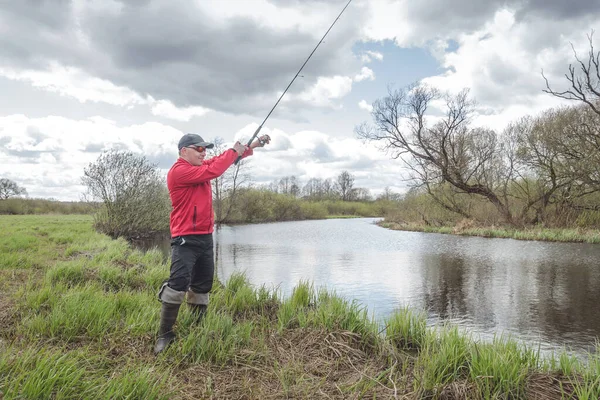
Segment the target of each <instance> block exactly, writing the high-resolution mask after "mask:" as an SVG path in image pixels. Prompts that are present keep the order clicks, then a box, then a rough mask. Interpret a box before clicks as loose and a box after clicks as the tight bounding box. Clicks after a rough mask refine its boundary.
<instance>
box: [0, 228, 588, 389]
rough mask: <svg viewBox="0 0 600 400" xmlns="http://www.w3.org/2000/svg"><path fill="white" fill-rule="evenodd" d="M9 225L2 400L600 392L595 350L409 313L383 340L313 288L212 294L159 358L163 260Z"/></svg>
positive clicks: (237, 285)
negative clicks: (434, 323)
mask: <svg viewBox="0 0 600 400" xmlns="http://www.w3.org/2000/svg"><path fill="white" fill-rule="evenodd" d="M8 223H9V222H7V220H6V219H2V218H0V228H1V229H0V232H2V233H0V246H2V248H3V249H4V252H3V254H7V256H5V258H4V259H3V260H2V263H1V267H0V277H1V279H0V294H1V296H0V322H1V323H2V326H3V328H4V329H2V330H1V331H0V352H1V353H2V354H3V356H2V358H0V391H2V392H3V396H4V399H14V398H63V399H69V398H73V399H82V398H83V399H86V398H94V399H98V398H100V399H102V398H107V399H108V398H144V399H162V398H165V399H169V398H182V399H193V398H230V397H242V396H245V397H246V398H285V397H294V398H307V399H308V398H310V399H312V398H319V397H321V398H326V397H330V398H338V399H347V398H415V399H423V398H440V399H443V398H447V399H448V398H453V399H456V398H459V399H460V398H462V399H479V398H480V399H496V398H497V399H561V398H564V399H570V398H577V399H597V398H598V397H599V396H600V378H599V377H600V355H598V354H590V355H589V359H588V360H583V361H579V360H578V359H576V358H574V357H570V356H568V355H567V354H561V355H559V356H557V357H555V358H542V357H541V356H540V355H539V354H538V353H537V352H536V351H535V350H532V349H530V348H526V347H523V346H521V345H519V344H517V343H516V342H514V341H511V340H509V339H501V338H498V339H497V340H494V341H493V342H490V343H487V342H486V343H481V342H477V341H475V340H473V339H471V338H470V337H469V336H468V335H464V334H461V333H459V331H458V329H457V328H456V327H452V326H449V325H448V326H439V327H428V326H427V325H426V319H425V315H423V314H420V313H418V312H416V311H413V310H410V309H401V310H398V311H397V312H396V313H394V314H393V315H391V316H390V317H389V318H387V319H386V320H385V321H384V324H385V329H384V330H383V331H382V330H381V325H380V323H379V322H378V321H374V320H373V319H372V318H370V317H369V314H368V311H367V310H366V309H365V308H363V307H361V306H360V305H358V304H356V303H353V302H349V301H347V300H345V299H343V298H341V297H339V296H337V295H336V294H335V293H332V292H328V291H325V290H323V289H319V288H314V287H313V286H312V285H311V284H310V283H309V282H300V283H299V284H298V285H296V287H295V288H294V289H293V291H292V293H291V295H289V296H286V297H284V296H282V295H281V294H280V293H279V292H278V291H277V290H273V289H271V288H267V287H256V286H253V285H251V284H249V282H248V280H247V279H246V277H245V276H244V275H242V274H234V275H233V276H231V277H230V278H229V279H228V280H227V281H226V282H222V283H220V282H219V283H217V284H216V287H215V290H214V293H213V295H212V296H211V303H210V306H209V310H208V314H207V317H206V318H205V319H204V320H203V321H202V322H201V323H200V324H197V323H195V321H194V320H193V318H192V316H191V314H190V313H189V312H188V311H187V309H185V308H184V309H183V311H182V316H181V318H180V320H179V321H178V325H177V327H176V329H177V334H178V340H177V342H175V343H174V344H173V346H172V347H171V348H169V349H168V350H167V351H166V353H165V354H163V355H161V356H160V357H158V358H156V357H154V356H153V354H152V346H153V343H154V337H155V333H156V330H157V327H158V311H159V303H158V302H157V300H156V290H157V288H158V287H159V285H160V283H161V282H162V281H163V279H165V278H166V277H167V275H168V265H167V264H165V263H164V262H163V259H162V255H161V254H160V252H159V251H149V252H145V253H143V252H139V251H136V250H133V249H131V248H130V247H129V246H128V245H127V243H126V242H125V241H124V240H111V239H110V238H108V237H106V236H104V235H100V234H97V233H95V232H94V231H93V228H92V226H91V225H92V221H91V218H89V217H88V218H75V217H45V216H44V217H42V218H40V217H37V219H36V220H35V221H33V220H31V219H27V218H24V219H23V220H15V219H14V218H13V219H11V220H10V224H12V229H13V230H12V234H8V233H7V232H9V230H8V229H6V228H7V224H8ZM36 227H37V230H36V229H34V228H36ZM32 238H34V239H35V241H33V239H32ZM24 248H27V249H28V251H26V252H25V251H23V249H24ZM19 257H22V258H19ZM33 261H37V262H36V263H35V264H33V263H32V262H33Z"/></svg>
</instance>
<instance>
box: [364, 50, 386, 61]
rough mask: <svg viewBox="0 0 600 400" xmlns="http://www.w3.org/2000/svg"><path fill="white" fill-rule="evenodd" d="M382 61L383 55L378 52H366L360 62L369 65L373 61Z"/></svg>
mask: <svg viewBox="0 0 600 400" xmlns="http://www.w3.org/2000/svg"><path fill="white" fill-rule="evenodd" d="M374 59H375V60H377V61H383V54H381V53H380V52H378V51H372V50H368V51H366V52H365V53H364V54H363V55H362V56H361V61H362V62H364V63H370V62H371V61H373V60H374Z"/></svg>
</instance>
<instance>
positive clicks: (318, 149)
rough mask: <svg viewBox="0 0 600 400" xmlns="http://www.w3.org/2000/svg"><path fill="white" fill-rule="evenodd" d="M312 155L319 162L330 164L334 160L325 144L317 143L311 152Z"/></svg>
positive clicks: (329, 148) (331, 152)
mask: <svg viewBox="0 0 600 400" xmlns="http://www.w3.org/2000/svg"><path fill="white" fill-rule="evenodd" d="M312 155H313V156H314V158H315V160H317V161H319V162H330V161H332V160H335V158H336V157H335V155H334V154H333V151H332V150H331V147H330V146H329V145H328V144H327V143H325V142H319V143H317V144H316V146H315V148H314V149H313V151H312Z"/></svg>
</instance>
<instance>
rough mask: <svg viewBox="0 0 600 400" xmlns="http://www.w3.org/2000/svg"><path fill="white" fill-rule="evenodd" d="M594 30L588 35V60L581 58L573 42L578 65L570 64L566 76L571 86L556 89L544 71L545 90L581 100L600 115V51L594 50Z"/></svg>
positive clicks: (558, 95)
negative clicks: (561, 89)
mask: <svg viewBox="0 0 600 400" xmlns="http://www.w3.org/2000/svg"><path fill="white" fill-rule="evenodd" d="M593 37H594V31H592V33H590V34H589V35H588V41H589V43H590V48H589V51H588V55H587V60H585V59H581V58H579V56H578V54H577V51H575V47H574V46H573V44H572V43H571V48H572V49H573V55H574V56H575V60H576V66H574V65H573V64H569V72H568V73H567V74H565V78H567V81H569V84H570V88H569V89H567V90H564V91H556V90H554V89H552V88H551V87H550V83H549V82H548V79H547V78H546V76H545V75H544V72H543V71H542V76H543V77H544V80H545V81H546V89H545V90H544V92H546V93H550V94H552V95H554V96H556V97H560V98H562V99H567V100H575V101H581V102H583V103H585V104H587V105H588V106H589V107H590V108H591V109H592V110H593V111H594V112H595V113H596V114H598V115H600V51H598V52H596V51H595V50H594V43H593Z"/></svg>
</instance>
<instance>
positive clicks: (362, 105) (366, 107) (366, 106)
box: [358, 99, 373, 112]
mask: <svg viewBox="0 0 600 400" xmlns="http://www.w3.org/2000/svg"><path fill="white" fill-rule="evenodd" d="M358 107H359V108H360V109H361V110H365V111H368V112H371V111H373V106H372V105H370V104H369V103H367V101H366V100H364V99H363V100H361V101H360V102H359V103H358Z"/></svg>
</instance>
